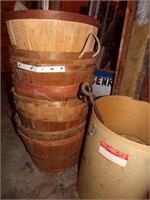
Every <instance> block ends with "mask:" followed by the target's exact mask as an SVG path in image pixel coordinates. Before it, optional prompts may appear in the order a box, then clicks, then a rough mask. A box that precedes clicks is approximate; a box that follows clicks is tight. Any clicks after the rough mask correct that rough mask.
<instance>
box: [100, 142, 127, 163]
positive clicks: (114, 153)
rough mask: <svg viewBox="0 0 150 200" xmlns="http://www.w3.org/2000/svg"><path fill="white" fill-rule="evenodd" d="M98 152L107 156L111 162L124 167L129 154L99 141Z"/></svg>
mask: <svg viewBox="0 0 150 200" xmlns="http://www.w3.org/2000/svg"><path fill="white" fill-rule="evenodd" d="M99 153H100V154H101V155H102V156H104V157H105V158H107V159H108V160H110V161H112V162H113V163H115V164H117V165H119V166H121V167H125V166H126V164H127V161H128V158H129V156H128V155H127V154H124V153H122V152H120V151H118V150H116V149H114V148H112V147H111V146H109V145H108V144H106V143H105V142H103V141H101V142H100V146H99Z"/></svg>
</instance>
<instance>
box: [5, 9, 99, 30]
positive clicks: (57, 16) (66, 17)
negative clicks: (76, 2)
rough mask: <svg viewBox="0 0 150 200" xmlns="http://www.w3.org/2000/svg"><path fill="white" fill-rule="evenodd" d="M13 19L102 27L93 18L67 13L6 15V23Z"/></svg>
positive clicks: (36, 12)
mask: <svg viewBox="0 0 150 200" xmlns="http://www.w3.org/2000/svg"><path fill="white" fill-rule="evenodd" d="M13 19H54V20H63V21H72V22H79V23H85V24H89V25H92V26H95V27H97V28H99V27H100V22H99V21H98V20H97V19H94V18H93V17H91V16H88V15H83V14H79V13H73V12H66V11H55V10H37V9H35V10H32V9H31V10H16V11H10V12H8V13H7V14H6V15H5V20H6V21H9V20H13Z"/></svg>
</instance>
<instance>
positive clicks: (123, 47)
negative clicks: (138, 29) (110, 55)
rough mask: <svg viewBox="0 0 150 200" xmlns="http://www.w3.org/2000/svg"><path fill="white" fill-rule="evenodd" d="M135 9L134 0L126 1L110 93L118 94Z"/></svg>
mask: <svg viewBox="0 0 150 200" xmlns="http://www.w3.org/2000/svg"><path fill="white" fill-rule="evenodd" d="M135 11H136V1H128V3H127V8H126V15H125V21H124V27H123V31H122V37H121V42H120V49H119V54H118V61H117V66H116V71H115V80H114V84H113V90H112V94H114V95H117V94H118V95H119V94H121V93H120V85H121V81H122V77H123V72H124V69H125V61H126V56H127V51H128V45H129V42H130V36H131V30H132V26H133V21H134V16H135Z"/></svg>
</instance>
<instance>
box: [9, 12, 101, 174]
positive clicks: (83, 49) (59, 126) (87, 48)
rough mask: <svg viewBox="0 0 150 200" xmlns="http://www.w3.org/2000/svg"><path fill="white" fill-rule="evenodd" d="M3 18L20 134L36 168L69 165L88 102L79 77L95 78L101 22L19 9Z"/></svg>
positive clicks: (76, 152)
mask: <svg viewBox="0 0 150 200" xmlns="http://www.w3.org/2000/svg"><path fill="white" fill-rule="evenodd" d="M6 23H7V28H8V33H9V37H10V41H11V46H10V63H11V68H12V82H13V93H14V101H15V105H16V109H17V114H16V117H15V118H16V122H17V129H18V133H19V134H20V136H21V138H22V140H23V141H24V143H25V145H26V148H27V150H28V152H29V154H30V156H31V158H32V160H33V162H34V163H35V165H36V166H37V167H38V168H40V169H41V170H44V171H61V170H64V169H67V168H69V167H71V166H72V165H74V164H75V163H77V162H78V159H79V154H80V148H81V144H82V139H83V134H84V129H85V124H86V117H87V112H88V105H87V104H86V103H85V102H82V101H81V100H79V99H78V96H77V93H78V90H79V85H80V84H81V83H82V82H85V81H88V82H90V83H92V82H93V81H94V77H93V70H94V68H95V67H96V66H95V56H96V55H97V53H98V52H99V48H100V45H99V42H98V39H97V36H96V34H97V32H98V28H99V22H98V21H97V20H95V19H93V18H92V17H89V16H84V15H80V14H76V13H69V12H62V11H51V10H49V11H45V10H23V11H22V10H20V11H13V12H10V13H7V16H6ZM96 43H97V46H98V48H97V52H94V50H93V49H94V45H95V44H96Z"/></svg>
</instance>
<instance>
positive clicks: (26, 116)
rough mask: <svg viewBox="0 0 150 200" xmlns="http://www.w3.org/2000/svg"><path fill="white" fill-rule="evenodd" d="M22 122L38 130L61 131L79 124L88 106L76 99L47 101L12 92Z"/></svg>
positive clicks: (82, 120)
mask: <svg viewBox="0 0 150 200" xmlns="http://www.w3.org/2000/svg"><path fill="white" fill-rule="evenodd" d="M14 99H15V104H16V109H17V111H18V114H19V117H20V119H21V122H22V124H23V125H24V126H25V127H27V128H31V129H34V130H39V131H63V130H67V129H68V128H73V127H76V126H79V125H80V124H81V123H83V122H84V121H85V119H86V115H87V112H88V106H87V104H86V103H82V102H81V101H80V100H78V99H73V100H68V101H57V102H49V101H47V100H34V99H31V98H26V97H23V96H19V95H17V94H16V93H15V92H14Z"/></svg>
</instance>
